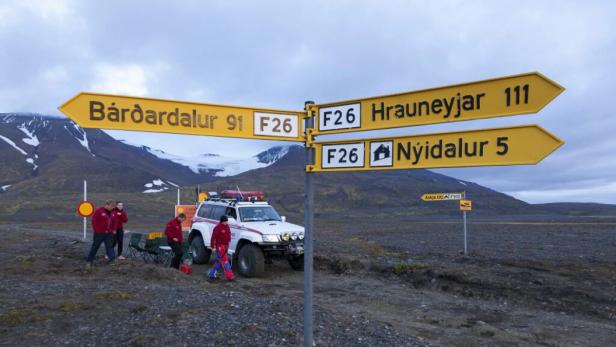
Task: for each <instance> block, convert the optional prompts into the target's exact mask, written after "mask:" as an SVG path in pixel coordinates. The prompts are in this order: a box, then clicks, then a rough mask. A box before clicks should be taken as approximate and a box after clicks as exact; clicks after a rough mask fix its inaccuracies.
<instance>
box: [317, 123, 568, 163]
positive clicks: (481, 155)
mask: <svg viewBox="0 0 616 347" xmlns="http://www.w3.org/2000/svg"><path fill="white" fill-rule="evenodd" d="M562 144H563V142H562V141H561V140H560V139H559V138H557V137H556V136H554V135H552V134H550V133H549V132H547V131H546V130H545V129H543V128H541V127H540V126H538V125H522V126H513V127H506V128H495V129H481V130H470V131H460V132H450V133H440V134H426V135H416V136H408V137H399V138H381V139H368V140H344V141H335V142H324V143H315V146H316V147H315V164H314V165H309V166H308V167H307V168H306V169H307V170H308V171H309V172H324V171H363V170H399V169H419V168H424V169H425V168H448V167H467V166H493V165H525V164H536V163H538V162H540V161H541V160H542V159H543V158H545V157H546V156H548V155H549V154H550V153H552V152H553V151H555V150H556V149H557V148H558V147H560V146H561V145H562Z"/></svg>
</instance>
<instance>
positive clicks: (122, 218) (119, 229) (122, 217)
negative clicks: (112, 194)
mask: <svg viewBox="0 0 616 347" xmlns="http://www.w3.org/2000/svg"><path fill="white" fill-rule="evenodd" d="M111 213H112V215H113V224H114V225H113V230H115V238H114V239H113V247H115V246H116V244H117V245H118V253H117V256H118V260H124V259H126V257H124V256H123V255H122V250H123V249H124V223H126V222H128V215H127V214H126V211H125V210H124V203H123V202H122V201H116V207H114V208H113V210H112V211H111Z"/></svg>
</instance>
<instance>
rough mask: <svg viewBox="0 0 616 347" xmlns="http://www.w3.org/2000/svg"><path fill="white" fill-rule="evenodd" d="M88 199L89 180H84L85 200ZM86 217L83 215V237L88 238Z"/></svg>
mask: <svg viewBox="0 0 616 347" xmlns="http://www.w3.org/2000/svg"><path fill="white" fill-rule="evenodd" d="M87 200H88V181H86V180H83V201H87ZM86 219H87V218H86V217H83V239H84V240H85V239H86V223H87V222H86Z"/></svg>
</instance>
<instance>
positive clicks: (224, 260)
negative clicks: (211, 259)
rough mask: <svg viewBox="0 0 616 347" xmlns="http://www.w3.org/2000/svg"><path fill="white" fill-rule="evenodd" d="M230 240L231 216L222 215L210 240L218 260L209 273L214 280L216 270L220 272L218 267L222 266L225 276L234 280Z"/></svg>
mask: <svg viewBox="0 0 616 347" xmlns="http://www.w3.org/2000/svg"><path fill="white" fill-rule="evenodd" d="M229 242H231V229H230V228H229V218H227V216H222V217H220V223H218V225H216V227H214V232H212V239H211V240H210V247H211V248H212V251H214V252H216V262H215V263H214V266H213V267H212V269H211V270H210V272H209V273H208V277H209V278H210V279H212V280H214V279H216V272H218V269H220V268H221V267H222V268H223V271H224V272H225V277H226V278H227V279H228V280H229V281H231V280H233V271H231V264H229V259H228V257H227V252H228V251H229Z"/></svg>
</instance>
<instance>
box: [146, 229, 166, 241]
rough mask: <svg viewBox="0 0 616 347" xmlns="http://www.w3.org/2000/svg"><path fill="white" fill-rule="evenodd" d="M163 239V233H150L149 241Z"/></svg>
mask: <svg viewBox="0 0 616 347" xmlns="http://www.w3.org/2000/svg"><path fill="white" fill-rule="evenodd" d="M162 237H163V232H162V231H153V232H150V233H148V240H154V239H160V238H162Z"/></svg>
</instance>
